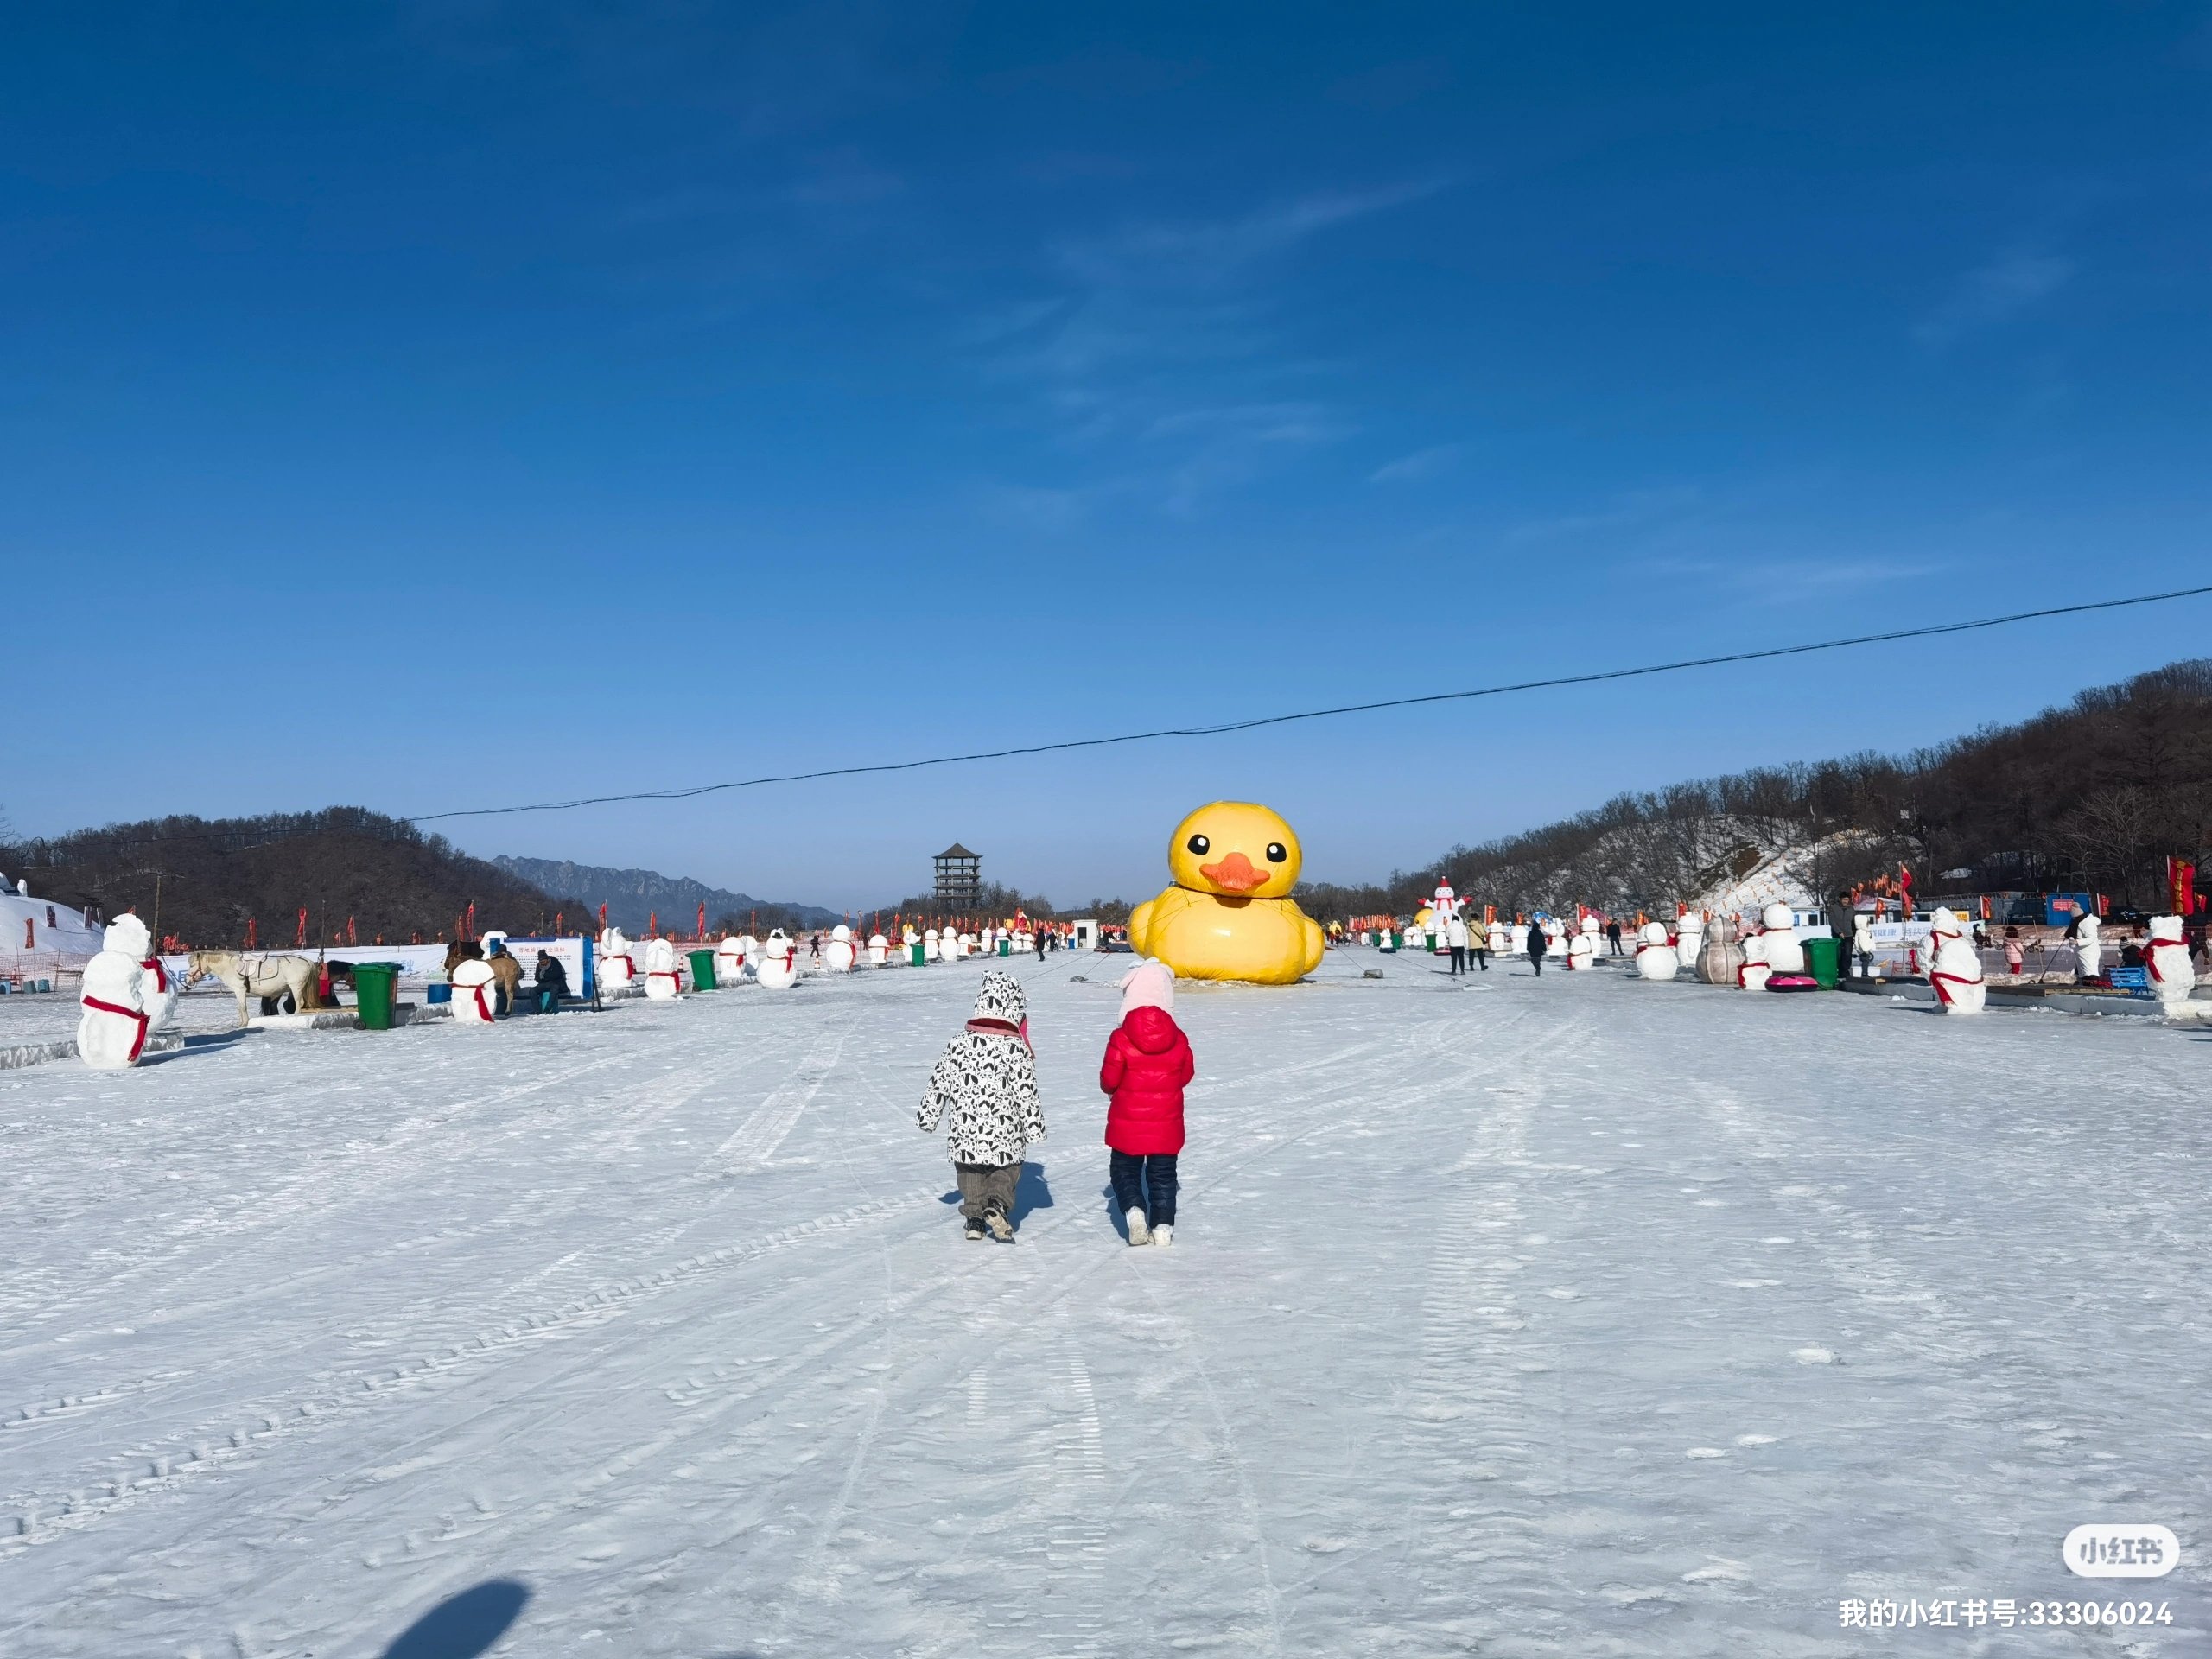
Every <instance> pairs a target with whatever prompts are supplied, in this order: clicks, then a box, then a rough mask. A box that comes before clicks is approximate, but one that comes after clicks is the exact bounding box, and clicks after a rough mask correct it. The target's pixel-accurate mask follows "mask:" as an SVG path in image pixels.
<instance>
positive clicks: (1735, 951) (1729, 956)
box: [1697, 914, 1744, 985]
mask: <svg viewBox="0 0 2212 1659" xmlns="http://www.w3.org/2000/svg"><path fill="white" fill-rule="evenodd" d="M1736 939H1737V934H1736V918H1734V917H1733V916H1729V915H1726V914H1723V915H1719V916H1716V917H1714V918H1713V925H1712V926H1711V927H1709V928H1707V930H1706V935H1705V948H1704V949H1703V950H1701V951H1700V953H1699V955H1698V961H1697V976H1698V977H1699V978H1700V979H1701V980H1703V981H1704V982H1706V983H1707V984H1708V985H1733V984H1736V983H1737V974H1738V971H1739V970H1740V969H1742V967H1743V965H1744V947H1743V946H1742V945H1740V944H1738V943H1737V942H1736Z"/></svg>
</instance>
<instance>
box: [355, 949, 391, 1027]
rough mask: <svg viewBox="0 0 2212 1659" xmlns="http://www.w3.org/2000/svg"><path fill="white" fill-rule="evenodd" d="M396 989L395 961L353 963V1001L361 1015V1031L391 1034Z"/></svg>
mask: <svg viewBox="0 0 2212 1659" xmlns="http://www.w3.org/2000/svg"><path fill="white" fill-rule="evenodd" d="M398 988H399V964H398V963H396V962H357V963H354V964H353V1001H354V1005H355V1007H357V1008H358V1010H359V1013H360V1016H361V1029H362V1030H363V1031H390V1030H391V1020H392V1011H393V1009H394V1007H396V1005H397V996H396V995H395V993H396V992H397V989H398Z"/></svg>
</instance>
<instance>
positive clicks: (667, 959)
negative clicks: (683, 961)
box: [645, 938, 683, 1002]
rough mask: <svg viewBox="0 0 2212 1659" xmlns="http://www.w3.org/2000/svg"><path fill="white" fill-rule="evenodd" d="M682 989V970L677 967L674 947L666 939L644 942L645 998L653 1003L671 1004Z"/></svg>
mask: <svg viewBox="0 0 2212 1659" xmlns="http://www.w3.org/2000/svg"><path fill="white" fill-rule="evenodd" d="M682 989H683V969H681V968H679V967H678V966H677V957H676V946H675V944H673V943H672V942H671V941H670V940H667V939H659V938H654V939H647V940H646V941H645V997H646V1000H647V1001H653V1002H673V1001H675V1000H676V994H677V992H678V991H680V990H682Z"/></svg>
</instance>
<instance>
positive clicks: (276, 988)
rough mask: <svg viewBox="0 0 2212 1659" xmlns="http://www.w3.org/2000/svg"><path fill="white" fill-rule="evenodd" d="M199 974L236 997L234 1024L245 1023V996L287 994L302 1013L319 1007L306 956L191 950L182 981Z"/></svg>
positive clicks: (314, 977) (311, 971) (320, 1004)
mask: <svg viewBox="0 0 2212 1659" xmlns="http://www.w3.org/2000/svg"><path fill="white" fill-rule="evenodd" d="M202 975H206V976H208V977H211V978H214V979H219V980H221V981H222V982H223V983H224V984H226V985H227V986H229V987H230V988H231V995H233V996H235V997H237V998H238V1024H240V1025H244V1024H245V1000H246V998H248V997H249V996H259V997H268V998H271V999H273V998H276V997H280V996H283V995H286V994H287V993H289V994H290V995H291V999H292V1006H293V1007H296V1008H297V1009H298V1010H299V1011H300V1012H301V1013H302V1014H306V1013H308V1012H310V1011H311V1010H313V1009H315V1008H319V1007H321V1006H322V1003H321V999H319V998H318V997H317V996H316V995H315V980H316V978H317V975H316V972H315V963H313V962H312V961H311V960H309V959H308V957H289V956H287V957H265V956H257V957H245V956H240V955H239V954H238V952H237V951H235V950H194V952H193V953H192V954H191V955H190V956H189V957H186V958H185V964H184V982H185V983H186V984H188V985H189V984H192V983H193V982H194V981H196V980H198V979H199V978H200V976H202Z"/></svg>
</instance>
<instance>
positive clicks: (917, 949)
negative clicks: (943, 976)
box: [906, 939, 929, 968]
mask: <svg viewBox="0 0 2212 1659" xmlns="http://www.w3.org/2000/svg"><path fill="white" fill-rule="evenodd" d="M906 960H907V961H909V962H911V963H913V964H914V966H915V967H917V968H921V967H925V966H927V965H928V963H929V958H928V957H925V955H923V954H922V942H921V941H920V940H919V939H916V940H915V941H914V942H913V943H912V944H910V945H908V946H907V947H906Z"/></svg>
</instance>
